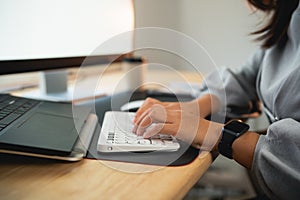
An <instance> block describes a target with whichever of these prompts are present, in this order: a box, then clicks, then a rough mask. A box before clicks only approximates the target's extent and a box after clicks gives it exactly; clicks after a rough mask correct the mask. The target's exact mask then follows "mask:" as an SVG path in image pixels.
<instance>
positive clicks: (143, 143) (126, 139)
mask: <svg viewBox="0 0 300 200" xmlns="http://www.w3.org/2000/svg"><path fill="white" fill-rule="evenodd" d="M134 116H135V113H132V112H118V111H108V112H106V113H105V116H104V120H103V123H102V128H101V132H100V136H99V139H98V143H97V150H98V151H99V152H129V151H132V152H138V151H176V150H178V149H179V147H180V145H179V143H178V141H177V140H176V138H175V137H173V136H169V135H164V134H159V135H156V136H154V137H152V138H149V139H144V138H143V137H142V136H137V135H136V134H134V133H132V128H133V124H132V120H133V118H134Z"/></svg>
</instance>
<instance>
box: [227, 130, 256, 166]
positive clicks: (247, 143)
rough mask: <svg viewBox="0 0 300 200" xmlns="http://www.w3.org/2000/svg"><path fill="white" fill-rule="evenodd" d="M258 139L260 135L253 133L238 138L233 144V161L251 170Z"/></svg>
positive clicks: (249, 132)
mask: <svg viewBox="0 0 300 200" xmlns="http://www.w3.org/2000/svg"><path fill="white" fill-rule="evenodd" d="M258 139H259V134H257V133H255V132H251V131H248V132H246V133H244V134H243V135H242V136H240V137H239V138H237V139H236V140H235V141H234V142H233V144H232V154H233V155H232V156H233V159H234V160H235V161H236V162H238V163H240V164H241V165H243V166H244V167H246V168H248V169H250V168H251V166H252V162H253V157H254V151H255V147H256V144H257V142H258Z"/></svg>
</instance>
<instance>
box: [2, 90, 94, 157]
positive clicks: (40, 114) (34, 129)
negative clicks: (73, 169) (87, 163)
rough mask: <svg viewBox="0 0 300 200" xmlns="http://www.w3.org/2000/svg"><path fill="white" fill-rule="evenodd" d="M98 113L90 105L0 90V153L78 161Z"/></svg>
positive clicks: (86, 145) (89, 137)
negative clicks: (88, 106)
mask: <svg viewBox="0 0 300 200" xmlns="http://www.w3.org/2000/svg"><path fill="white" fill-rule="evenodd" d="M96 125H97V117H96V115H95V114H92V113H91V110H90V108H87V107H76V116H74V113H73V108H72V104H70V103H58V102H48V101H39V100H33V99H27V98H22V97H15V96H11V95H9V94H0V153H10V154H19V155H25V156H36V157H43V158H50V159H59V160H67V161H78V160H81V159H82V158H83V157H85V155H86V153H87V149H88V146H89V143H90V141H91V138H92V136H93V133H94V131H95V127H96Z"/></svg>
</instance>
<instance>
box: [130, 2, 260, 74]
mask: <svg viewBox="0 0 300 200" xmlns="http://www.w3.org/2000/svg"><path fill="white" fill-rule="evenodd" d="M134 3H135V11H136V22H135V23H136V27H137V28H139V27H147V26H151V27H153V26H155V27H164V28H169V29H173V30H177V31H180V32H182V33H185V34H187V35H188V36H190V37H192V38H193V39H195V40H196V41H197V42H198V43H200V44H201V45H203V47H204V48H205V49H206V50H207V51H208V53H209V54H210V55H211V56H212V58H213V60H214V61H215V62H216V64H217V65H218V66H221V65H227V66H229V67H237V66H239V65H241V64H242V63H243V62H244V61H245V59H247V57H248V56H249V54H250V53H251V52H252V51H253V50H254V49H255V48H256V46H258V44H257V43H254V42H253V41H252V40H253V37H252V36H249V33H250V32H251V31H253V30H255V29H256V25H257V24H258V17H257V16H255V15H253V14H251V13H250V11H249V10H248V8H247V6H246V0H226V1H224V0H135V1H134ZM187 51H188V50H187ZM139 53H140V54H144V55H146V56H147V57H148V59H149V60H150V61H153V62H159V63H163V64H167V65H169V66H172V67H174V68H179V69H180V68H184V63H182V61H180V60H178V59H177V58H174V56H172V55H170V54H168V53H162V52H153V51H149V50H146V51H143V52H139Z"/></svg>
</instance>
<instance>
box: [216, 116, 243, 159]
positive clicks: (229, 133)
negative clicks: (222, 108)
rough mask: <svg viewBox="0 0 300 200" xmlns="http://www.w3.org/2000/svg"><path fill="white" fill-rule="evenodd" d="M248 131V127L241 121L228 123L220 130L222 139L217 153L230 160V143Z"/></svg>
mask: <svg viewBox="0 0 300 200" xmlns="http://www.w3.org/2000/svg"><path fill="white" fill-rule="evenodd" d="M248 130H249V125H248V124H245V123H243V122H241V121H237V120H233V121H230V122H228V123H227V124H226V125H225V126H224V127H223V129H222V138H221V140H220V143H219V145H218V150H219V153H220V154H222V155H223V156H225V157H227V158H230V159H232V143H233V142H234V141H235V140H236V139H237V138H238V137H240V136H241V135H243V134H244V133H245V132H247V131H248Z"/></svg>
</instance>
